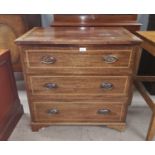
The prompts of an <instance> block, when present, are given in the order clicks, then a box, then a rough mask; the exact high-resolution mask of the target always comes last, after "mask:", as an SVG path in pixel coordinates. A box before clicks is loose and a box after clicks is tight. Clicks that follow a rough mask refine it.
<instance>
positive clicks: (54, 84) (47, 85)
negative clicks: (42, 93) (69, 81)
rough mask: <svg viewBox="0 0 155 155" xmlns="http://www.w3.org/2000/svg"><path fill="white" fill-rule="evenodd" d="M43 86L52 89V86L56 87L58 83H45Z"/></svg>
mask: <svg viewBox="0 0 155 155" xmlns="http://www.w3.org/2000/svg"><path fill="white" fill-rule="evenodd" d="M44 87H45V88H47V89H54V88H58V85H57V84H56V83H45V84H44Z"/></svg>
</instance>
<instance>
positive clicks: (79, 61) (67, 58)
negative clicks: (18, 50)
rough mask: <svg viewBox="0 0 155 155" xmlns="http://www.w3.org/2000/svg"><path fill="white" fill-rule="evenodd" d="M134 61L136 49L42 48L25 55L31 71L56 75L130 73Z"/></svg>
mask: <svg viewBox="0 0 155 155" xmlns="http://www.w3.org/2000/svg"><path fill="white" fill-rule="evenodd" d="M133 60H134V56H133V51H132V49H126V50H120V49H118V50H116V49H111V50H105V49H104V50H88V51H84V52H80V51H79V50H77V49H73V50H71V49H68V50H39V49H38V50H26V51H25V55H24V61H25V65H26V71H27V72H28V73H37V72H38V71H42V72H46V73H55V74H93V73H94V74H101V75H102V74H107V73H112V74H113V72H115V73H117V74H118V73H119V72H120V73H121V72H124V73H129V72H131V70H132V66H133ZM45 69H46V70H45ZM114 69H119V71H118V70H114ZM121 69H123V70H121Z"/></svg>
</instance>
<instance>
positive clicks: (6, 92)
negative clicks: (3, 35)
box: [0, 49, 23, 140]
mask: <svg viewBox="0 0 155 155" xmlns="http://www.w3.org/2000/svg"><path fill="white" fill-rule="evenodd" d="M22 114H23V108H22V105H21V104H20V100H19V97H18V94H17V88H16V83H15V78H14V75H13V69H12V66H11V57H10V52H9V51H8V50H4V49H0V140H7V139H8V137H9V136H10V134H11V133H12V131H13V129H14V127H15V126H16V124H17V122H18V120H19V119H20V117H21V115H22Z"/></svg>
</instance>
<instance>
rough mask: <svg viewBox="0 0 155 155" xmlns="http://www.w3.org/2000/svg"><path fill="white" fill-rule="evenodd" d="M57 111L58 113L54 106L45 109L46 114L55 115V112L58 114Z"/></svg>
mask: <svg viewBox="0 0 155 155" xmlns="http://www.w3.org/2000/svg"><path fill="white" fill-rule="evenodd" d="M58 113H59V110H58V109H55V108H54V109H49V110H47V114H48V115H55V114H58Z"/></svg>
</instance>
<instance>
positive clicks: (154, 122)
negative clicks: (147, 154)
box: [146, 112, 155, 140]
mask: <svg viewBox="0 0 155 155" xmlns="http://www.w3.org/2000/svg"><path fill="white" fill-rule="evenodd" d="M154 135H155V112H154V113H153V114H152V118H151V121H150V126H149V129H148V133H147V137H146V140H152V139H153V137H154Z"/></svg>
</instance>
